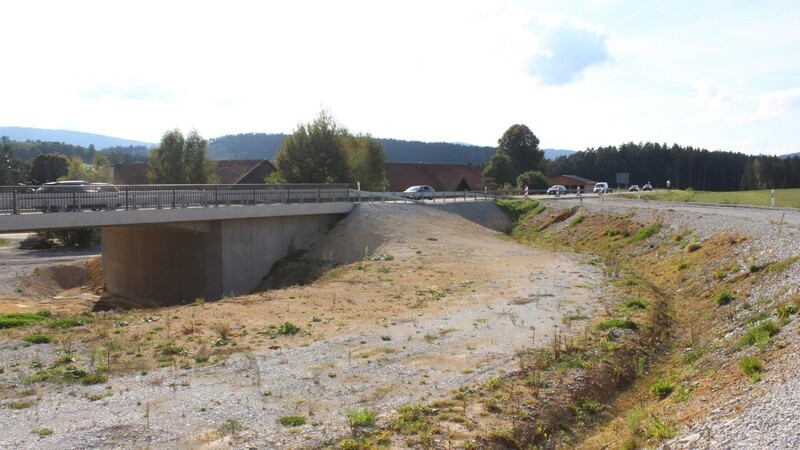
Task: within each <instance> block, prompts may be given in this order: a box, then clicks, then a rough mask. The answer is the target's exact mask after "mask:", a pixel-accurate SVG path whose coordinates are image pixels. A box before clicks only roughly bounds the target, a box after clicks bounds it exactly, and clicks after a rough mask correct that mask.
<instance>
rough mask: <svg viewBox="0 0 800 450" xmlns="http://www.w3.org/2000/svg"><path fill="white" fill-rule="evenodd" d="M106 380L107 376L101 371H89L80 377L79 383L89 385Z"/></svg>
mask: <svg viewBox="0 0 800 450" xmlns="http://www.w3.org/2000/svg"><path fill="white" fill-rule="evenodd" d="M106 381H108V377H107V376H105V375H103V374H102V373H97V372H95V373H90V374H87V375H85V376H84V377H83V378H82V379H81V384H86V385H91V384H102V383H105V382H106Z"/></svg>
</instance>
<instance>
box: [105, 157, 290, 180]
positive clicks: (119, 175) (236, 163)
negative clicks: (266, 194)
mask: <svg viewBox="0 0 800 450" xmlns="http://www.w3.org/2000/svg"><path fill="white" fill-rule="evenodd" d="M216 163H217V164H216V166H217V170H216V174H217V182H218V183H219V184H237V183H240V182H242V180H244V179H245V178H246V177H247V176H248V175H250V174H251V173H253V172H255V171H257V170H259V169H266V172H265V173H270V172H272V171H274V170H275V166H273V165H272V163H271V162H269V160H267V159H239V160H234V159H232V160H222V161H216ZM264 166H266V167H264ZM147 169H148V166H147V163H127V164H114V165H113V166H112V174H113V177H114V183H115V184H149V183H150V181H149V180H148V179H147ZM261 178H262V179H263V177H261Z"/></svg>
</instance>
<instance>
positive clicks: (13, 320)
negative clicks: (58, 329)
mask: <svg viewBox="0 0 800 450" xmlns="http://www.w3.org/2000/svg"><path fill="white" fill-rule="evenodd" d="M48 317H50V311H47V310H44V311H39V312H35V313H11V314H0V329H2V328H16V327H26V326H28V325H33V324H36V323H39V322H41V321H43V320H45V319H47V318H48Z"/></svg>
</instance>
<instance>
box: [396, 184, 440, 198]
mask: <svg viewBox="0 0 800 450" xmlns="http://www.w3.org/2000/svg"><path fill="white" fill-rule="evenodd" d="M435 194H436V191H434V190H433V188H432V187H430V186H428V185H420V186H411V187H410V188H408V189H406V190H405V191H403V197H405V198H413V199H415V200H416V199H426V198H433V196H434V195H435Z"/></svg>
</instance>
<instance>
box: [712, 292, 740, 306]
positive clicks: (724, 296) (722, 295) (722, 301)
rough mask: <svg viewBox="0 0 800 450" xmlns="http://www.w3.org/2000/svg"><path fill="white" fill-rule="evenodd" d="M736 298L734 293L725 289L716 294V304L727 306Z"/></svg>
mask: <svg viewBox="0 0 800 450" xmlns="http://www.w3.org/2000/svg"><path fill="white" fill-rule="evenodd" d="M734 299H735V297H734V296H733V294H732V293H731V292H730V291H728V290H727V289H726V290H724V291H720V292H717V295H715V296H714V304H715V305H717V306H725V305H727V304H728V303H730V302H732V301H733V300H734Z"/></svg>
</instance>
